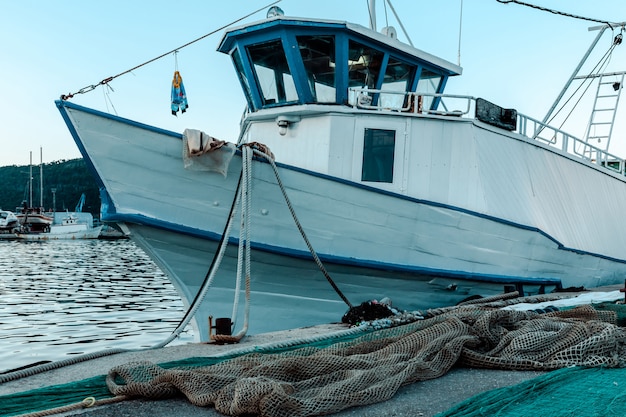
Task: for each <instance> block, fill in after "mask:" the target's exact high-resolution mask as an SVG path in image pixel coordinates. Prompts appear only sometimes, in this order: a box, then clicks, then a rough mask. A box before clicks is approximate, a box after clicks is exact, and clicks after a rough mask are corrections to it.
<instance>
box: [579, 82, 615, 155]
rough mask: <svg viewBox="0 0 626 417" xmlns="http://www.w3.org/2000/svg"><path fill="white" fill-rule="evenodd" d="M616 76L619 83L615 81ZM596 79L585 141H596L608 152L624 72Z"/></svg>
mask: <svg viewBox="0 0 626 417" xmlns="http://www.w3.org/2000/svg"><path fill="white" fill-rule="evenodd" d="M616 76H617V77H618V78H617V79H619V81H616V78H615V77H616ZM598 77H599V80H598V90H597V91H596V98H595V100H594V102H593V110H592V111H591V116H590V118H589V124H588V125H587V132H586V134H585V141H586V142H587V143H589V141H591V140H597V141H598V144H600V143H603V145H604V146H603V148H604V149H605V150H608V149H609V144H610V142H611V134H612V133H613V124H614V122H615V113H616V110H617V105H618V104H619V98H620V95H621V93H622V87H623V86H624V72H621V73H611V74H600V75H598ZM609 77H610V80H609Z"/></svg>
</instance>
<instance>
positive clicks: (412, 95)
mask: <svg viewBox="0 0 626 417" xmlns="http://www.w3.org/2000/svg"><path fill="white" fill-rule="evenodd" d="M374 95H378V101H377V102H376V104H373V96H374ZM444 98H445V103H441V107H443V110H431V109H429V107H430V103H432V102H433V101H434V100H440V101H441V100H442V99H444ZM475 101H476V98H475V97H472V96H463V95H455V94H439V93H417V92H404V91H393V90H373V89H367V88H354V87H352V88H350V89H349V92H348V104H350V105H351V106H352V107H358V108H361V109H367V110H379V111H391V112H403V113H415V114H435V115H440V116H457V117H458V116H464V115H467V114H469V113H470V111H471V110H472V107H473V105H474V104H475ZM457 103H458V104H457ZM451 104H456V106H455V107H457V108H458V109H459V110H448V107H452V106H451Z"/></svg>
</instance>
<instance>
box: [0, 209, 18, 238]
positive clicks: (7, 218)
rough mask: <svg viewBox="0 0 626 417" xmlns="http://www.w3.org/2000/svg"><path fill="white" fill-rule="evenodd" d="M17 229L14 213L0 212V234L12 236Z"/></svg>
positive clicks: (16, 219)
mask: <svg viewBox="0 0 626 417" xmlns="http://www.w3.org/2000/svg"><path fill="white" fill-rule="evenodd" d="M18 228H19V220H18V218H17V216H16V215H15V213H13V212H12V211H8V210H0V234H7V233H10V234H13V233H15V231H16V230H17V229H18Z"/></svg>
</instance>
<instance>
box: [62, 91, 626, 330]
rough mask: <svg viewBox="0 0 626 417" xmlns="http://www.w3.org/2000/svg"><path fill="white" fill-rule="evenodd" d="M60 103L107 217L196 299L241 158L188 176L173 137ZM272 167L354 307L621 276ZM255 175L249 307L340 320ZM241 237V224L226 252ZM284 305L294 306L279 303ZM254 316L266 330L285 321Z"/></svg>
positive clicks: (597, 261) (273, 188) (363, 190)
mask: <svg viewBox="0 0 626 417" xmlns="http://www.w3.org/2000/svg"><path fill="white" fill-rule="evenodd" d="M58 105H59V108H60V110H61V112H62V115H63V117H64V118H65V120H66V123H67V124H68V126H69V128H70V130H71V131H72V134H73V136H74V138H75V140H76V142H77V144H78V146H79V149H80V150H81V152H82V154H83V156H84V157H85V159H86V161H87V162H88V165H90V166H91V168H92V169H93V171H94V173H95V174H96V176H97V177H98V181H99V182H100V184H101V187H102V188H103V189H105V190H106V192H105V193H104V194H103V206H102V213H101V215H102V219H103V220H104V221H109V222H119V223H123V224H125V225H126V226H127V228H128V229H127V230H128V231H129V233H130V236H131V238H133V239H134V240H135V241H136V242H137V243H138V244H139V245H140V246H141V247H142V248H143V249H144V250H145V251H146V252H147V253H148V254H149V255H150V256H151V258H152V259H153V260H155V262H156V263H157V264H158V265H159V266H160V267H161V268H162V269H163V270H164V271H165V272H166V273H167V274H168V276H169V277H170V279H171V280H172V282H173V283H174V285H175V286H176V288H177V290H178V291H179V293H180V294H181V296H182V298H183V300H184V302H185V303H187V304H189V303H191V301H192V300H193V298H194V297H195V294H196V292H197V289H198V288H199V286H200V284H201V283H202V281H203V280H204V278H205V276H206V272H207V271H208V269H209V266H210V264H211V259H212V257H213V254H214V252H215V248H216V246H217V242H218V241H219V239H220V237H221V235H222V232H223V230H224V226H225V224H226V222H227V219H228V217H229V213H230V208H231V204H232V202H233V199H234V196H235V190H236V187H237V182H238V179H239V175H240V172H241V165H242V160H241V157H240V155H238V154H237V155H235V157H234V158H233V160H232V161H231V163H230V165H229V167H228V172H227V173H226V175H225V176H223V175H220V174H218V173H215V172H206V171H194V170H188V169H185V168H184V166H183V162H182V158H181V155H182V140H181V135H179V134H175V133H172V132H167V131H163V130H160V129H156V128H153V127H150V126H146V125H141V124H139V123H136V122H132V121H129V120H126V119H121V118H118V117H116V116H111V115H107V114H103V113H100V112H97V111H93V110H89V109H85V108H82V107H80V106H76V105H73V104H69V103H65V102H59V104H58ZM278 172H279V176H280V178H281V181H282V184H283V185H284V188H285V190H286V193H287V194H288V196H289V198H290V200H291V203H292V205H293V208H294V210H295V213H296V215H297V217H298V219H299V221H300V223H301V224H302V226H303V229H304V232H305V233H306V235H307V237H308V239H309V240H310V241H311V243H312V246H313V248H314V249H315V251H316V252H317V253H318V255H319V256H320V258H321V259H322V260H323V261H324V262H325V263H327V264H328V265H330V268H329V269H331V270H332V272H333V274H332V276H333V278H334V279H336V281H337V284H338V286H339V288H340V289H341V290H342V291H344V292H346V293H348V294H349V296H348V298H349V299H350V300H351V301H352V302H353V304H358V303H360V302H362V301H364V300H366V299H369V298H382V297H386V296H387V297H390V298H392V300H393V301H394V304H395V305H396V306H397V307H398V308H401V309H409V310H411V309H424V308H430V307H437V306H441V305H448V304H450V303H452V302H456V301H460V300H461V299H463V298H465V297H467V296H470V295H474V294H479V295H483V296H484V295H491V294H493V293H496V292H502V290H503V288H504V287H505V286H513V288H518V289H522V288H525V292H526V293H532V292H539V291H542V290H545V289H546V288H548V287H555V286H561V285H564V286H568V287H569V286H576V287H579V286H585V287H592V286H598V285H604V284H612V283H616V282H619V280H620V279H623V276H624V274H626V262H624V260H622V259H617V258H615V257H609V256H602V255H598V254H594V253H593V252H588V251H584V250H579V249H577V248H571V247H567V246H565V245H563V244H562V243H561V242H560V241H559V240H558V239H557V238H555V237H554V236H551V235H549V234H548V233H546V232H544V231H543V230H542V229H541V228H539V227H537V225H533V224H521V223H516V222H513V221H510V220H507V219H502V218H499V217H496V216H493V215H489V214H488V213H480V212H475V211H472V210H469V209H467V208H465V207H459V206H454V205H449V204H442V203H438V202H435V201H429V200H422V199H418V198H414V197H409V196H406V195H401V194H397V193H394V192H389V191H383V190H380V189H376V188H374V187H371V186H366V185H363V184H360V183H356V182H352V181H348V180H345V179H339V178H335V177H332V176H329V175H324V174H319V173H315V172H312V171H308V170H303V169H299V168H295V167H290V166H287V165H281V164H279V165H278ZM252 177H253V180H252V185H251V194H252V197H251V207H252V208H251V219H250V222H249V227H250V230H251V238H250V240H251V245H252V247H253V249H254V254H253V264H252V277H253V283H252V286H253V287H252V290H253V298H254V297H255V296H257V297H261V296H260V294H264V295H265V297H266V298H264V299H263V302H264V305H265V307H267V305H271V306H276V313H275V317H283V316H288V315H289V314H291V313H290V310H291V309H293V308H299V309H300V311H302V310H308V309H310V311H311V320H315V322H316V323H319V322H324V321H337V320H339V318H340V316H341V314H343V313H344V312H345V311H346V308H347V307H346V305H345V304H343V303H342V302H341V300H340V299H339V297H338V296H337V295H336V294H334V293H333V291H332V288H331V287H330V285H328V284H324V278H323V275H322V274H321V273H320V272H319V271H315V268H314V267H313V266H312V265H313V264H312V263H311V261H310V258H311V256H310V254H309V251H308V249H307V246H306V245H305V243H304V240H303V237H302V236H301V234H300V233H299V230H298V228H297V227H296V226H295V223H294V220H293V219H292V216H291V214H290V211H289V209H288V207H287V205H286V204H285V201H284V199H283V196H282V193H281V189H280V187H279V186H278V183H277V180H276V177H275V175H274V172H273V170H272V167H271V165H270V164H269V163H267V162H265V161H262V160H255V161H254V162H253V163H252ZM129 179H132V181H129ZM238 236H239V222H238V221H236V222H235V225H234V227H233V230H232V232H231V235H230V236H229V240H230V242H231V244H236V243H237V240H238ZM230 250H231V251H232V249H230ZM229 253H230V255H229V256H227V259H228V261H225V263H224V264H223V265H222V268H224V271H220V273H219V278H218V279H217V281H216V287H215V288H218V290H216V291H217V295H216V297H217V298H218V299H220V300H221V299H223V298H226V299H229V298H230V299H232V295H233V294H232V291H233V290H232V282H233V281H234V279H235V276H236V274H235V271H236V259H235V256H234V255H233V252H229ZM306 265H308V266H306ZM313 276H315V278H313ZM363 277H370V278H368V279H364V278H363ZM228 282H230V283H231V284H230V285H231V287H230V288H231V289H230V290H229V289H228V288H229V287H228V285H227V284H226V283H228ZM312 282H314V283H315V284H314V285H312V284H311V283H312ZM322 284H323V285H322ZM255 285H258V286H259V287H258V288H257V287H255ZM323 286H324V288H322V287H323ZM220 289H221V290H220ZM433 294H439V295H437V296H435V295H433ZM281 297H287V298H286V299H289V300H291V301H289V302H287V303H284V304H282V303H281V300H283V299H285V298H281ZM394 298H395V300H394ZM294 300H299V301H297V302H296V301H294ZM216 303H217V302H216V301H215V298H211V297H209V298H208V299H207V300H206V301H204V304H203V306H202V308H201V310H200V313H199V314H198V315H197V328H198V330H199V338H200V339H203V340H206V338H207V330H206V329H207V327H206V324H205V321H206V318H207V316H208V315H209V314H211V315H214V316H215V315H221V314H224V315H226V316H228V315H229V312H224V313H222V312H217V311H216V310H218V309H217V308H216V307H215V306H216V305H217V304H216ZM254 314H255V313H254V311H252V312H251V315H252V316H254ZM258 320H260V322H270V324H271V325H275V326H279V324H278V322H279V321H280V320H272V319H271V318H268V317H262V318H259V319H258ZM311 324H313V322H312V323H311ZM288 326H289V325H287V327H288ZM287 327H285V328H287ZM276 328H278V327H276ZM259 329H263V330H270V329H268V328H266V327H263V326H262V325H261V324H258V327H256V329H255V327H254V326H253V327H251V331H252V332H256V331H258V330H259Z"/></svg>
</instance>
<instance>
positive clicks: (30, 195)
mask: <svg viewBox="0 0 626 417" xmlns="http://www.w3.org/2000/svg"><path fill="white" fill-rule="evenodd" d="M32 206H33V151H30V165H29V176H28V207H32Z"/></svg>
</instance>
